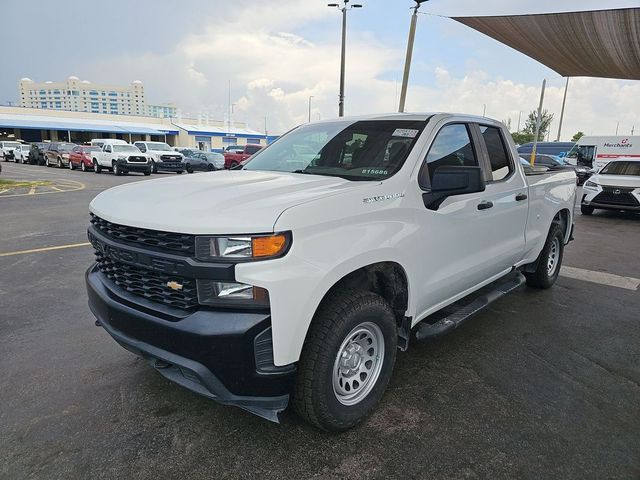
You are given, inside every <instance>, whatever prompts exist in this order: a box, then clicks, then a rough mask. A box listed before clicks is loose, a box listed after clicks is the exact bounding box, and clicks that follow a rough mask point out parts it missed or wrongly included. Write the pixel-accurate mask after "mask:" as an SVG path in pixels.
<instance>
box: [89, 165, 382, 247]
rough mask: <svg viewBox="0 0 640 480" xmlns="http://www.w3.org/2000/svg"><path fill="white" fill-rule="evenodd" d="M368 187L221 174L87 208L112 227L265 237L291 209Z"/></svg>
mask: <svg viewBox="0 0 640 480" xmlns="http://www.w3.org/2000/svg"><path fill="white" fill-rule="evenodd" d="M367 184H368V185H369V186H370V185H371V184H370V182H351V181H348V180H345V179H342V178H338V177H322V176H317V175H302V174H295V173H282V172H259V171H248V170H232V171H230V170H223V171H218V172H211V173H200V174H197V175H189V176H180V177H178V176H175V177H173V176H172V177H169V178H163V179H158V180H146V181H142V182H135V183H129V184H125V185H120V186H118V187H115V188H111V189H109V190H106V191H104V192H102V193H100V194H99V195H98V196H97V197H95V198H94V199H93V201H92V202H91V205H90V210H91V212H92V213H94V214H96V215H98V216H99V217H101V218H103V219H105V220H108V221H110V222H113V223H117V224H120V225H128V226H133V227H140V228H147V229H152V230H162V231H167V232H177V233H190V234H195V235H205V234H246V233H266V232H272V231H273V229H274V225H275V222H276V220H277V219H278V217H279V216H280V214H281V213H282V212H284V211H285V210H286V209H288V208H290V207H293V206H296V205H300V204H302V203H306V202H311V201H316V200H319V199H322V198H326V197H327V196H333V195H338V194H341V193H344V192H348V191H353V189H358V188H363V187H364V186H365V185H367Z"/></svg>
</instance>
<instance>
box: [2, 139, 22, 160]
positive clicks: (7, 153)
mask: <svg viewBox="0 0 640 480" xmlns="http://www.w3.org/2000/svg"><path fill="white" fill-rule="evenodd" d="M19 145H22V144H21V143H20V142H14V141H2V142H0V157H2V159H3V160H4V161H5V162H8V161H9V160H13V150H14V149H15V148H16V147H17V146H19Z"/></svg>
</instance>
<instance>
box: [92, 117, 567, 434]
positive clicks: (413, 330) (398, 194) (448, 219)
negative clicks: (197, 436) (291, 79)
mask: <svg viewBox="0 0 640 480" xmlns="http://www.w3.org/2000/svg"><path fill="white" fill-rule="evenodd" d="M299 152H305V153H304V154H303V155H300V154H299ZM575 195H576V177H575V173H574V172H573V170H562V171H557V172H555V171H554V172H540V171H538V172H537V173H535V174H533V175H531V176H525V174H524V171H523V168H522V165H521V164H520V161H519V158H518V154H517V152H516V149H515V145H514V144H513V141H512V139H511V136H510V135H509V132H508V131H507V129H506V127H504V126H503V125H502V124H501V123H499V122H496V121H493V120H490V119H488V118H484V117H475V116H465V115H453V114H394V115H385V116H381V115H378V116H366V117H358V118H348V119H339V120H333V121H323V122H318V123H311V124H306V125H303V126H300V127H298V128H296V129H294V130H292V131H291V132H290V133H288V134H286V135H284V136H283V137H281V138H280V139H278V140H277V141H276V142H274V143H273V144H271V145H270V146H269V147H267V148H265V149H263V150H261V151H260V152H258V153H257V154H256V155H255V156H254V157H252V159H251V160H250V161H249V162H248V163H247V164H246V165H245V166H244V167H243V168H242V169H241V170H234V171H221V172H212V173H204V174H202V175H197V176H193V177H188V178H174V179H167V178H165V179H162V180H159V181H148V182H140V183H135V184H128V185H121V186H119V187H115V188H113V189H111V190H108V191H105V192H103V193H101V194H99V195H98V196H97V197H96V198H95V199H94V200H93V201H92V202H91V206H90V210H91V223H90V226H89V231H88V236H89V239H90V241H91V243H92V244H93V247H94V249H95V254H96V263H94V264H93V265H92V266H91V267H90V268H89V270H88V271H87V275H86V281H87V291H88V296H89V305H90V308H91V310H92V312H93V313H94V314H95V316H96V317H97V324H98V325H101V326H102V327H104V329H105V330H106V331H107V332H108V333H109V334H110V335H111V336H112V337H114V338H115V339H116V340H117V341H118V342H119V343H120V344H121V345H122V346H124V347H125V348H127V349H129V350H130V351H132V352H134V353H136V354H138V355H140V356H142V357H144V358H145V359H147V360H148V361H149V362H150V363H151V365H153V366H154V367H155V368H156V369H157V370H158V371H159V372H160V373H161V374H163V375H164V376H165V377H167V378H169V379H171V380H173V381H175V382H177V383H179V384H180V385H183V386H185V387H187V388H189V389H191V390H193V391H195V392H197V393H199V394H201V395H204V396H207V397H209V398H212V399H214V400H216V401H218V402H221V403H224V404H230V405H236V406H239V407H241V408H244V409H246V410H249V411H251V412H253V413H256V414H258V415H261V416H263V417H265V418H268V419H271V420H274V421H277V414H278V412H280V411H282V410H283V409H284V408H286V407H287V405H288V404H289V402H290V400H291V403H292V404H293V407H294V408H295V410H296V411H297V412H298V413H299V415H301V416H302V417H303V418H305V419H306V420H308V421H309V422H311V423H312V424H314V425H316V426H317V427H319V428H322V429H325V430H333V431H338V430H344V429H347V428H349V427H352V426H353V425H355V424H356V423H357V422H359V421H361V420H362V419H363V418H365V417H366V416H367V415H368V414H369V413H370V412H371V411H372V409H373V408H374V407H375V405H376V404H377V403H378V401H379V400H380V399H381V397H382V395H383V393H384V390H385V388H386V386H387V384H388V382H389V379H390V377H391V373H392V370H393V368H394V364H395V360H396V353H397V351H398V350H400V351H404V350H406V349H407V348H408V347H409V343H410V339H414V340H424V339H429V338H434V337H438V336H440V335H443V334H445V333H447V332H450V331H451V330H453V329H455V328H456V327H459V326H460V325H461V324H462V323H463V322H464V321H465V320H467V319H468V318H470V317H471V316H472V315H473V314H475V313H476V312H478V311H479V310H481V309H482V308H483V307H486V306H487V305H488V304H489V303H491V302H492V301H494V300H496V299H497V298H499V297H501V296H502V295H504V294H506V293H508V292H509V291H511V290H513V289H515V288H517V287H520V286H521V285H522V284H523V283H525V282H526V283H527V285H529V286H531V287H536V288H549V287H551V286H552V285H553V284H554V282H555V280H556V278H557V276H558V273H559V270H560V265H561V262H562V255H563V249H564V246H565V245H566V244H567V243H568V242H569V240H571V238H572V230H573V211H574V202H575ZM427 381H428V379H427Z"/></svg>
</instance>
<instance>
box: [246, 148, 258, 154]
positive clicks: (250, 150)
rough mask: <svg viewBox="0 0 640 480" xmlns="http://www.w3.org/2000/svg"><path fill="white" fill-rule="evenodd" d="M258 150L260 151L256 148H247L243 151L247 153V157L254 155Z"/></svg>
mask: <svg viewBox="0 0 640 480" xmlns="http://www.w3.org/2000/svg"><path fill="white" fill-rule="evenodd" d="M258 150H260V147H258V146H255V147H254V146H248V147H247V148H246V149H245V152H246V153H248V154H249V155H253V154H254V153H256V152H257V151H258Z"/></svg>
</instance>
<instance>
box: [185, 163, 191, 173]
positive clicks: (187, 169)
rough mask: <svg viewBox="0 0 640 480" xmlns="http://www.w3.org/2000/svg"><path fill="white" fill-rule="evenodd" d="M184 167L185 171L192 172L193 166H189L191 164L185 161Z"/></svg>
mask: <svg viewBox="0 0 640 480" xmlns="http://www.w3.org/2000/svg"><path fill="white" fill-rule="evenodd" d="M184 168H185V170H186V171H187V173H193V168H191V165H189V164H188V163H187V166H186V167H184Z"/></svg>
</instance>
